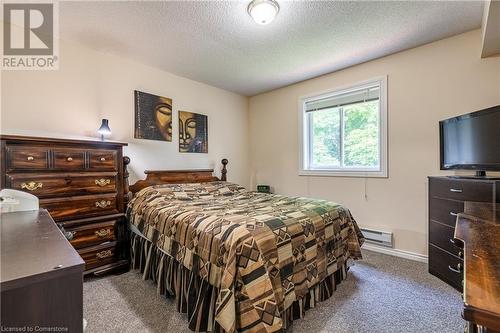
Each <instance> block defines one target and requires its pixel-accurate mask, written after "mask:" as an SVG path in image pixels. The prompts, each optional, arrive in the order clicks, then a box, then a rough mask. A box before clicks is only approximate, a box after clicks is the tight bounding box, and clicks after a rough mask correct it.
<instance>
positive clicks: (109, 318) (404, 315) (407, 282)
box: [84, 251, 464, 333]
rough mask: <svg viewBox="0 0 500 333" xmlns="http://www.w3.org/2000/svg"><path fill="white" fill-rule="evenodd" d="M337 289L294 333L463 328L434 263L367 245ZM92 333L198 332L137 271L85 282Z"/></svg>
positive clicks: (452, 294)
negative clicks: (429, 268)
mask: <svg viewBox="0 0 500 333" xmlns="http://www.w3.org/2000/svg"><path fill="white" fill-rule="evenodd" d="M363 255H364V260H362V261H358V262H356V263H355V265H354V266H353V267H351V269H350V271H349V273H348V277H347V279H346V280H344V281H343V282H342V283H341V284H340V285H339V286H338V288H337V291H336V292H335V294H334V296H333V297H331V298H330V299H328V300H327V301H325V302H322V303H320V305H319V306H317V307H316V308H314V309H311V310H309V311H307V312H306V316H305V318H304V319H302V320H297V321H295V322H294V324H293V326H292V328H291V329H290V330H289V332H293V333H299V332H303V333H319V332H322V333H323V332H325V333H326V332H328V333H330V332H331V333H361V332H373V333H385V332H388V333H389V332H415V333H426V332H429V333H430V332H433V333H447V332H454V333H458V332H463V324H464V322H463V320H462V319H461V316H460V313H461V306H462V303H461V298H460V297H461V296H460V293H459V292H457V291H455V290H454V289H453V288H451V287H449V286H447V285H446V284H445V283H443V282H441V281H440V280H438V279H437V278H435V277H433V276H432V275H430V274H429V273H427V265H426V264H423V263H419V262H414V261H410V260H406V259H401V258H396V257H392V256H387V255H383V254H379V253H374V252H370V251H364V252H363ZM84 317H85V319H87V321H88V326H87V330H86V332H87V333H95V332H99V333H100V332H154V333H160V332H162V333H169V332H172V333H173V332H181V333H182V332H191V331H190V330H189V329H188V328H187V319H186V317H185V315H184V314H180V313H178V312H177V311H176V310H175V303H174V301H173V300H172V299H166V298H165V297H163V296H159V295H157V294H156V288H155V286H154V285H153V284H152V282H151V281H143V280H142V279H141V278H140V275H139V274H137V273H136V272H128V273H125V274H121V275H116V276H107V277H104V278H93V279H91V280H88V281H86V282H85V283H84Z"/></svg>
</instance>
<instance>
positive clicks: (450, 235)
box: [429, 221, 463, 258]
mask: <svg viewBox="0 0 500 333" xmlns="http://www.w3.org/2000/svg"><path fill="white" fill-rule="evenodd" d="M454 236H455V228H453V227H449V226H448V225H444V224H441V223H438V222H434V221H430V222H429V242H430V243H431V244H433V245H436V246H439V247H440V248H442V249H444V250H446V251H448V252H450V253H451V254H454V255H456V256H457V257H460V258H463V250H462V249H461V248H459V247H457V246H456V245H454V244H453V243H454V242H456V241H455V240H454Z"/></svg>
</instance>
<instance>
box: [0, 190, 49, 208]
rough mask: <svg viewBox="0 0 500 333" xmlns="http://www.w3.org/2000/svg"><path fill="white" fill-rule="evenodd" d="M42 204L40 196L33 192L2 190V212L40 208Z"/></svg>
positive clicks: (0, 192)
mask: <svg viewBox="0 0 500 333" xmlns="http://www.w3.org/2000/svg"><path fill="white" fill-rule="evenodd" d="M39 208H40V205H39V203H38V198H37V197H35V196H34V195H33V194H29V193H26V192H22V191H17V190H11V189H3V190H1V191H0V212H1V213H11V212H23V211H27V210H38V209H39Z"/></svg>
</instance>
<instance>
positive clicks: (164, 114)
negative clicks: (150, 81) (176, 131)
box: [134, 90, 172, 141]
mask: <svg viewBox="0 0 500 333" xmlns="http://www.w3.org/2000/svg"><path fill="white" fill-rule="evenodd" d="M134 100H135V132H134V138H136V139H148V140H161V141H172V99H171V98H167V97H162V96H156V95H153V94H148V93H145V92H142V91H137V90H135V91H134Z"/></svg>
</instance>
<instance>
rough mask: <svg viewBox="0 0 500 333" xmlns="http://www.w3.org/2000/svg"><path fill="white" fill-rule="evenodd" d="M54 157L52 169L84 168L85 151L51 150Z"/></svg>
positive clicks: (69, 149)
mask: <svg viewBox="0 0 500 333" xmlns="http://www.w3.org/2000/svg"><path fill="white" fill-rule="evenodd" d="M52 152H53V155H54V169H58V170H83V169H84V168H85V151H83V150H80V149H71V148H58V149H54V150H52Z"/></svg>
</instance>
